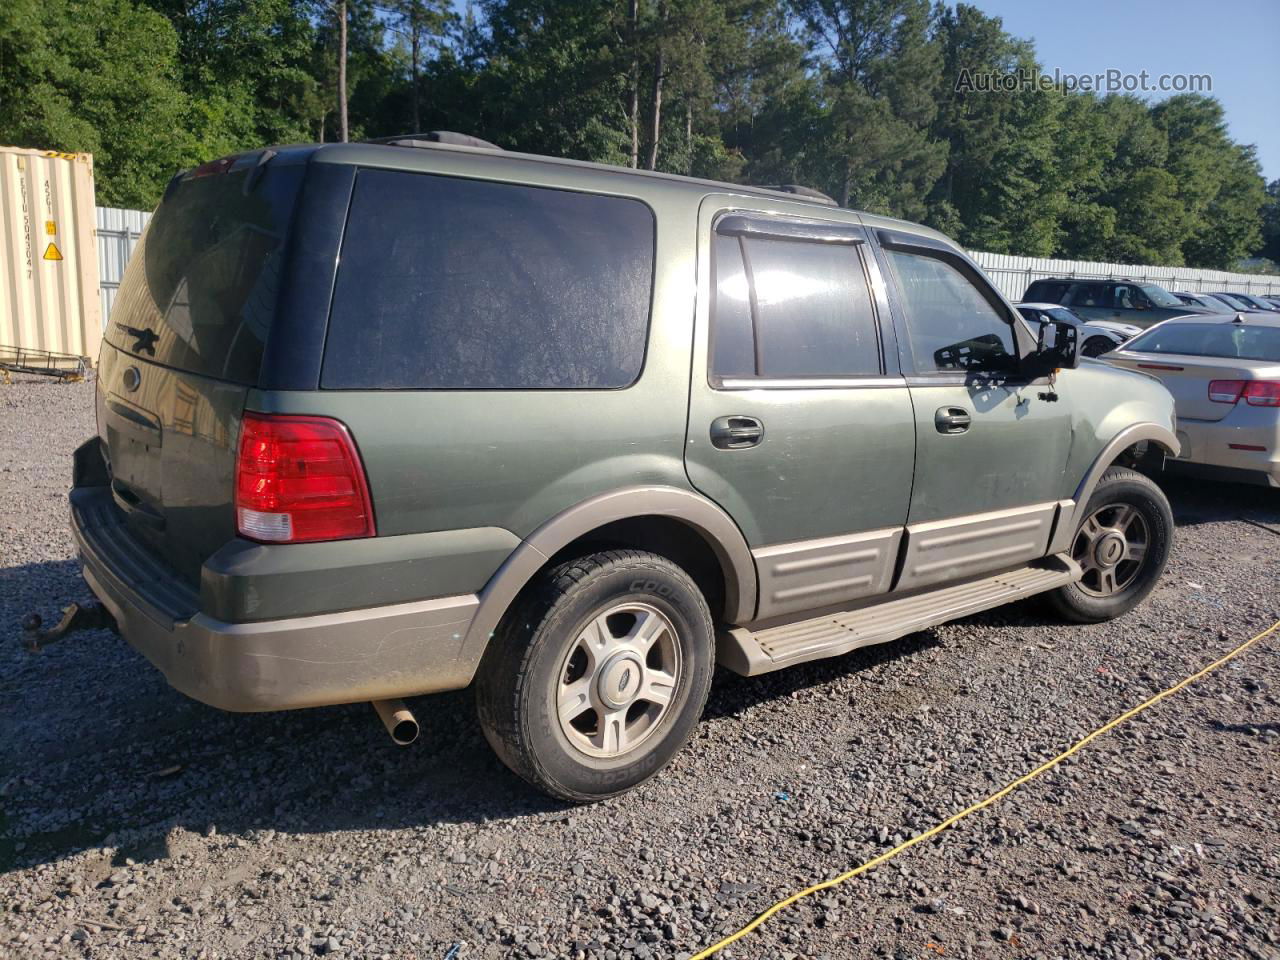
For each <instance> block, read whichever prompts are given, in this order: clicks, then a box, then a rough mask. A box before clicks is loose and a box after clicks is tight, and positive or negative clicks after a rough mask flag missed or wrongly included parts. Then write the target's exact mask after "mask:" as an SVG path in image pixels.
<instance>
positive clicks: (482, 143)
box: [364, 130, 502, 150]
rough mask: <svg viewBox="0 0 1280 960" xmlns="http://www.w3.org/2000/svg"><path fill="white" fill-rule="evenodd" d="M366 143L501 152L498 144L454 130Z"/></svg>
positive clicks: (410, 134)
mask: <svg viewBox="0 0 1280 960" xmlns="http://www.w3.org/2000/svg"><path fill="white" fill-rule="evenodd" d="M364 142H365V143H383V144H386V145H388V146H392V147H429V146H431V145H432V144H436V143H445V144H451V145H453V146H455V147H475V148H477V149H480V150H501V149H502V148H501V147H500V146H498V145H497V144H496V143H490V142H489V141H488V140H481V139H480V138H479V137H473V136H471V135H470V134H468V133H455V132H454V131H453V130H431V131H429V132H427V133H401V134H397V135H396V136H394V137H375V138H373V139H372V140H365V141H364Z"/></svg>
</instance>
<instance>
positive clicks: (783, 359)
mask: <svg viewBox="0 0 1280 960" xmlns="http://www.w3.org/2000/svg"><path fill="white" fill-rule="evenodd" d="M860 246H861V245H860V244H851V243H829V242H817V241H810V240H792V239H785V240H784V239H776V238H766V237H757V236H752V237H745V236H744V237H737V236H722V235H719V234H717V236H716V238H715V242H714V247H713V249H714V257H715V267H714V270H715V273H714V276H715V286H716V290H715V299H714V307H713V316H712V329H711V342H712V348H711V355H712V361H711V370H712V374H713V375H714V376H716V377H717V378H721V379H724V378H739V377H763V378H769V379H783V378H803V377H855V376H879V375H880V374H881V372H882V368H881V363H880V343H879V337H878V334H877V328H876V315H875V308H874V306H873V303H872V298H871V289H870V285H869V284H868V281H867V274H866V269H865V267H864V265H863V260H862V253H861V252H860V250H859V247H860Z"/></svg>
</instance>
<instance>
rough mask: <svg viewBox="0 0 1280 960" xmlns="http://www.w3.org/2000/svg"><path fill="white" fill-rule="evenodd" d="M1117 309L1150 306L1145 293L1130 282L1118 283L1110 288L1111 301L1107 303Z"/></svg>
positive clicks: (1134, 308) (1136, 308)
mask: <svg viewBox="0 0 1280 960" xmlns="http://www.w3.org/2000/svg"><path fill="white" fill-rule="evenodd" d="M1107 306H1109V307H1114V308H1116V309H1117V310H1141V309H1146V308H1148V307H1150V306H1151V301H1150V300H1148V299H1147V297H1146V295H1145V294H1144V293H1143V292H1142V291H1141V290H1140V289H1139V288H1138V287H1135V286H1134V285H1133V284H1131V283H1118V284H1116V285H1115V286H1114V287H1112V288H1111V302H1110V303H1108V304H1107Z"/></svg>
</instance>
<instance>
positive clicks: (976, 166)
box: [929, 4, 1067, 257]
mask: <svg viewBox="0 0 1280 960" xmlns="http://www.w3.org/2000/svg"><path fill="white" fill-rule="evenodd" d="M938 36H939V41H940V43H941V45H942V62H943V71H942V72H943V76H944V77H948V78H957V79H955V80H953V81H952V82H951V83H947V84H944V85H943V87H942V89H941V91H940V94H941V96H940V100H941V103H940V108H939V111H938V116H937V117H936V119H935V120H934V123H933V128H932V135H933V137H934V138H935V139H937V140H944V141H946V142H948V143H949V144H950V149H949V151H948V155H947V165H946V169H945V171H944V173H943V175H942V177H941V178H940V179H939V180H938V182H937V184H936V185H935V186H934V188H933V191H932V192H931V194H930V199H929V205H930V215H929V218H930V222H931V223H933V224H934V225H936V226H938V227H940V228H943V229H945V230H947V231H949V232H951V233H954V234H956V235H957V239H959V240H960V242H962V243H964V244H965V245H966V246H970V247H975V248H977V249H981V250H990V251H994V252H997V253H1009V252H1018V253H1021V254H1024V255H1029V256H1041V257H1043V256H1048V255H1049V254H1050V253H1052V252H1053V249H1054V248H1055V246H1056V245H1057V241H1058V222H1059V219H1060V217H1061V216H1062V213H1063V211H1064V210H1065V208H1066V206H1067V190H1066V182H1065V181H1064V179H1063V178H1062V177H1060V176H1055V173H1056V172H1057V171H1056V170H1055V165H1056V155H1057V150H1056V143H1057V138H1058V134H1059V130H1060V125H1059V116H1060V115H1061V113H1062V110H1063V100H1062V95H1061V94H1060V93H1058V92H1056V91H1048V90H1040V89H1019V90H1014V91H1007V92H1005V91H990V92H989V91H977V90H973V89H968V88H966V87H965V85H964V84H963V83H962V82H960V80H959V78H961V77H964V76H970V77H976V76H978V75H982V74H1002V75H1023V76H1028V77H1034V76H1038V75H1039V72H1040V71H1039V64H1037V63H1036V60H1035V56H1034V54H1033V51H1032V48H1031V45H1030V44H1029V43H1027V42H1026V41H1022V40H1017V39H1015V38H1014V37H1012V36H1010V35H1009V34H1007V33H1006V32H1005V31H1004V29H1003V27H1002V26H1001V22H1000V20H999V19H998V18H995V17H987V16H985V15H984V14H983V13H982V12H981V11H979V10H978V9H977V8H976V7H972V6H968V5H966V4H959V5H958V6H957V7H956V8H955V9H954V10H946V11H944V13H943V14H942V16H941V18H940V21H939V24H938Z"/></svg>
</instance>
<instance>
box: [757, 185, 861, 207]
mask: <svg viewBox="0 0 1280 960" xmlns="http://www.w3.org/2000/svg"><path fill="white" fill-rule="evenodd" d="M751 186H754V187H756V188H757V189H759V190H777V191H778V192H779V193H790V194H793V195H795V196H797V197H799V198H801V199H802V200H812V201H813V202H814V203H821V204H824V205H826V206H828V207H838V206H840V204H838V203H836V201H835V198H834V197H829V196H827V195H826V194H825V193H823V192H822V191H821V190H815V189H813V187H805V186H802V185H800V184H798V183H758V184H752V185H751Z"/></svg>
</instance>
